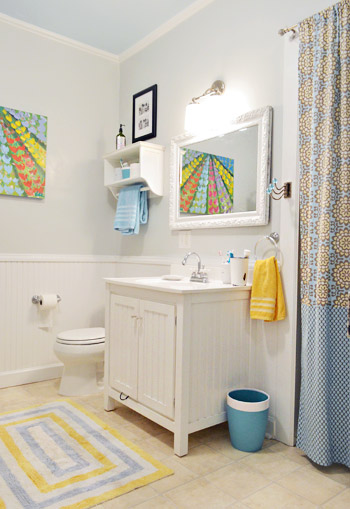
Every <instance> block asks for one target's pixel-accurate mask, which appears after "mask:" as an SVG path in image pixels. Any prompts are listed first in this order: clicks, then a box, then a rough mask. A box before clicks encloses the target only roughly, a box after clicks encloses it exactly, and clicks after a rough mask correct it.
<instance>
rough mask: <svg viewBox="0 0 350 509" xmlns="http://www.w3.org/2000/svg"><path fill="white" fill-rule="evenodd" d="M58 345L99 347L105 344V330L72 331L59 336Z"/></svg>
mask: <svg viewBox="0 0 350 509" xmlns="http://www.w3.org/2000/svg"><path fill="white" fill-rule="evenodd" d="M56 341H57V343H60V344H61V345H98V344H100V343H104V342H105V329H104V328H103V327H92V328H89V329H72V330H67V331H63V332H60V333H59V334H57V340H56Z"/></svg>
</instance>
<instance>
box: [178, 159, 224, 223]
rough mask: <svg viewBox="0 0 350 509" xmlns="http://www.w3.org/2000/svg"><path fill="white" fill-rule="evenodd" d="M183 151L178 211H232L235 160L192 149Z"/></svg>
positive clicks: (187, 212)
mask: <svg viewBox="0 0 350 509" xmlns="http://www.w3.org/2000/svg"><path fill="white" fill-rule="evenodd" d="M182 153H183V156H182V181H181V186H180V212H182V213H185V214H196V215H197V214H210V215H211V214H228V213H230V212H233V175H234V160H233V159H230V158H228V157H221V156H216V155H213V154H207V153H205V152H198V151H197V150H191V149H184V150H183V151H182Z"/></svg>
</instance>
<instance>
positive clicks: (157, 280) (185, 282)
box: [106, 276, 250, 293]
mask: <svg viewBox="0 0 350 509" xmlns="http://www.w3.org/2000/svg"><path fill="white" fill-rule="evenodd" d="M106 281H107V282H108V283H112V284H116V285H122V286H137V287H139V288H140V287H141V288H147V289H152V290H158V291H162V292H175V293H197V292H211V291H218V290H225V291H237V290H249V289H250V286H240V287H239V286H236V287H234V286H231V285H225V284H223V283H222V282H221V281H215V280H212V281H210V282H209V283H193V282H192V281H190V280H189V278H188V277H187V278H185V279H182V280H181V281H169V280H166V279H162V277H161V276H158V277H128V278H106Z"/></svg>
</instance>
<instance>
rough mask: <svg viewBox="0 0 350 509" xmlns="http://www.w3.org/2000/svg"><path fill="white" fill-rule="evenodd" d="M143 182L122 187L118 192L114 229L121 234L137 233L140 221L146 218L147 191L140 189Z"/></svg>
mask: <svg viewBox="0 0 350 509" xmlns="http://www.w3.org/2000/svg"><path fill="white" fill-rule="evenodd" d="M141 187H143V184H135V185H133V186H127V187H123V189H121V191H120V193H119V198H118V203H117V211H116V214H115V219H114V229H115V230H118V231H120V232H121V233H122V234H123V235H137V234H138V233H139V230H140V223H141V224H146V223H147V220H148V206H147V191H142V192H141V191H140V189H141Z"/></svg>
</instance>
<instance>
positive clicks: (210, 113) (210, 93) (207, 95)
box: [185, 80, 225, 133]
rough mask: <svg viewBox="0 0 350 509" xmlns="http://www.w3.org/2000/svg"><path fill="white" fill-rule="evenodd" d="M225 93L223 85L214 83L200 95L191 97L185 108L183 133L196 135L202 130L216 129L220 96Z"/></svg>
mask: <svg viewBox="0 0 350 509" xmlns="http://www.w3.org/2000/svg"><path fill="white" fill-rule="evenodd" d="M224 91H225V83H224V82H223V81H221V80H217V81H214V83H213V84H212V86H211V87H210V88H208V89H207V90H206V91H205V92H204V93H203V94H202V95H199V96H198V97H193V98H192V101H191V102H190V103H189V104H188V105H187V107H186V117H185V131H187V132H191V133H196V132H199V131H201V130H203V129H208V128H210V127H211V128H213V129H216V128H217V127H218V122H219V119H218V117H219V116H220V110H221V107H222V104H221V103H222V100H221V99H220V96H221V95H222V94H223V93H224Z"/></svg>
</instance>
